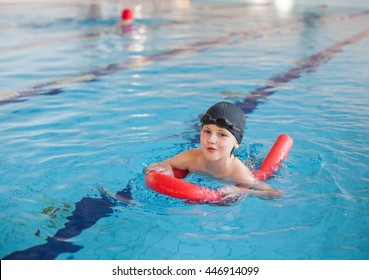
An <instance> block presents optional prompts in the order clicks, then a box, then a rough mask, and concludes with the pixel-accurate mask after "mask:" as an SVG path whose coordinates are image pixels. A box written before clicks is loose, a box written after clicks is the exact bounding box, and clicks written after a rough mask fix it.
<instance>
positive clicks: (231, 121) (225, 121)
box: [201, 101, 246, 144]
mask: <svg viewBox="0 0 369 280" xmlns="http://www.w3.org/2000/svg"><path fill="white" fill-rule="evenodd" d="M201 123H202V124H203V125H206V124H216V125H217V126H219V127H222V128H225V129H227V130H228V131H229V132H230V133H232V135H233V136H234V137H235V138H236V140H237V142H238V144H240V143H241V141H242V138H243V133H244V131H245V126H246V119H245V114H244V113H243V111H242V110H241V109H240V108H239V107H237V106H236V105H234V104H232V103H229V102H225V101H222V102H219V103H216V104H215V105H213V106H211V107H210V108H209V109H208V110H207V111H206V113H205V114H204V115H203V116H202V117H201Z"/></svg>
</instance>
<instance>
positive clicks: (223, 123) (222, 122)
mask: <svg viewBox="0 0 369 280" xmlns="http://www.w3.org/2000/svg"><path fill="white" fill-rule="evenodd" d="M201 123H202V124H203V125H205V124H216V125H218V126H220V127H230V128H232V129H234V130H236V131H238V132H240V131H241V129H239V128H238V127H237V126H235V125H233V123H231V122H230V121H229V120H227V119H226V118H217V119H213V118H212V117H211V116H210V115H209V114H204V115H203V116H202V117H201Z"/></svg>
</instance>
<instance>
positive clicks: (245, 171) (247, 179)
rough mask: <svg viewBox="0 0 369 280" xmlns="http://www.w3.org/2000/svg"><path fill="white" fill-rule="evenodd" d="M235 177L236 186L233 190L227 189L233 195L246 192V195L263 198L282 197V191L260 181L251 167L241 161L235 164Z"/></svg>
mask: <svg viewBox="0 0 369 280" xmlns="http://www.w3.org/2000/svg"><path fill="white" fill-rule="evenodd" d="M233 178H234V182H235V184H236V186H235V187H234V188H233V190H231V189H228V188H227V187H226V189H225V190H224V191H228V192H230V193H231V195H239V194H240V193H242V192H244V195H254V196H256V197H259V198H262V199H273V198H280V197H281V196H282V192H281V191H278V190H275V189H273V188H272V187H271V186H270V185H268V184H267V183H265V182H261V181H258V180H257V179H255V178H254V176H253V175H252V173H251V171H250V169H249V168H247V167H246V166H245V165H244V164H243V163H242V162H241V161H238V162H237V164H236V165H235V166H234V172H233Z"/></svg>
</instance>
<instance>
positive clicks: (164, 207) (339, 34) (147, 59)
mask: <svg viewBox="0 0 369 280" xmlns="http://www.w3.org/2000/svg"><path fill="white" fill-rule="evenodd" d="M158 2H159V1H141V2H140V1H125V4H126V6H129V7H132V8H135V12H136V22H135V24H134V25H133V26H132V27H131V28H124V29H122V28H113V25H114V24H115V23H116V22H117V20H118V19H119V14H120V11H121V9H123V8H124V7H123V4H122V3H119V4H118V2H116V1H100V2H99V4H86V3H79V2H76V3H69V2H68V3H63V4H57V3H55V4H44V5H41V4H37V3H30V4H24V5H17V4H12V5H6V4H0V6H1V9H0V30H1V37H2V40H1V41H2V44H1V47H0V69H1V74H0V75H1V76H0V79H1V80H0V145H1V149H0V232H1V234H0V244H1V245H0V257H1V258H2V259H86V260H90V259H94V260H95V259H134V260H137V259H232V260H233V259H283V260H284V259H305V260H306V259H307V260H309V259H368V258H369V253H368V252H369V239H368V232H369V207H368V203H369V149H368V145H367V139H369V111H368V109H367V108H368V107H369V98H368V93H369V90H368V74H369V55H368V52H367V49H368V47H369V4H367V3H366V1H359V0H355V1H349V3H347V2H348V1H343V0H342V1H325V2H322V1H309V3H306V2H305V1H248V2H245V1H210V0H208V1H184V0H183V1H160V3H158ZM282 2H283V3H284V5H282V4H281V3H282ZM288 3H289V4H290V5H287V4H288ZM29 11H32V12H29ZM220 100H227V101H229V102H233V103H235V104H237V105H239V106H240V107H242V108H243V110H244V111H245V113H246V115H247V119H246V122H247V128H246V133H245V137H244V140H243V143H242V145H241V147H240V148H239V149H238V151H237V155H238V156H239V157H240V158H241V159H242V160H244V161H245V163H246V164H248V165H250V166H253V167H257V165H258V164H259V163H260V162H261V161H262V159H263V158H264V157H265V155H266V154H267V152H268V151H269V149H270V148H271V146H272V145H273V143H274V141H275V139H276V138H277V137H278V135H279V134H281V133H287V134H289V135H290V136H291V137H292V138H293V139H294V146H293V148H292V150H291V152H290V154H289V155H288V158H287V160H286V161H285V162H284V166H283V167H282V169H281V170H280V171H279V172H278V174H277V175H276V176H275V177H274V178H272V179H270V180H269V181H268V183H269V184H270V185H272V186H273V187H274V188H276V189H279V190H281V191H283V193H284V197H283V198H282V199H279V200H261V199H258V198H247V199H245V200H244V201H240V202H238V203H236V204H234V205H232V206H228V207H216V206H210V205H188V204H185V203H184V202H183V201H181V200H176V199H173V198H168V197H165V196H163V195H159V194H156V193H154V192H153V191H151V190H150V189H148V188H147V187H146V186H145V184H144V181H143V169H144V167H145V166H147V165H148V164H150V163H152V162H155V161H160V160H163V159H165V158H168V157H171V156H173V155H175V154H177V153H178V152H181V151H184V150H186V149H188V148H191V147H196V146H197V145H198V134H199V121H198V118H199V115H200V114H201V113H203V112H204V111H205V110H206V109H207V108H208V107H209V106H210V105H212V104H214V103H215V102H218V101H220ZM190 179H191V180H194V181H196V183H198V184H200V185H203V186H208V187H216V186H220V185H221V184H220V183H219V182H214V181H208V180H205V179H203V178H200V177H197V176H192V177H190ZM116 195H118V196H119V198H120V200H116V199H114V197H115V196H116Z"/></svg>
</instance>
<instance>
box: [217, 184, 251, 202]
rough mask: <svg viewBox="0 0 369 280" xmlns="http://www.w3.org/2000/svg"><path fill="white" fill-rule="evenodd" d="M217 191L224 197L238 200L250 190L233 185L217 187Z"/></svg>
mask: <svg viewBox="0 0 369 280" xmlns="http://www.w3.org/2000/svg"><path fill="white" fill-rule="evenodd" d="M219 192H220V193H221V194H222V195H224V196H225V197H226V198H232V199H236V200H238V199H239V198H241V197H246V196H247V195H249V193H250V190H249V189H245V188H238V187H235V186H224V187H222V188H220V189H219Z"/></svg>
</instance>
